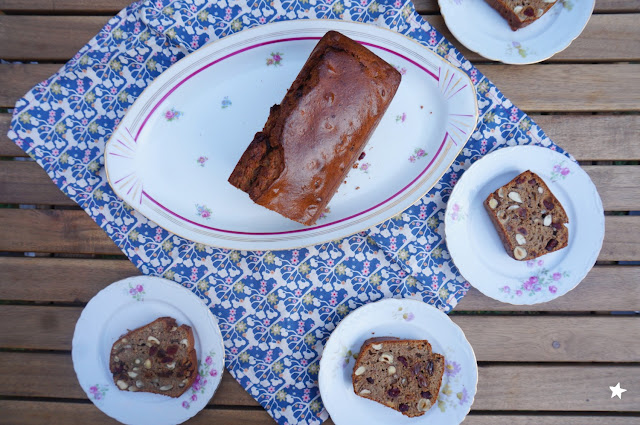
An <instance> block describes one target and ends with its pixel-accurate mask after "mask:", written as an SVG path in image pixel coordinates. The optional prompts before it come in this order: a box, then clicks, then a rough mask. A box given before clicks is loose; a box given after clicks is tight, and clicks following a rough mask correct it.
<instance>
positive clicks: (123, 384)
mask: <svg viewBox="0 0 640 425" xmlns="http://www.w3.org/2000/svg"><path fill="white" fill-rule="evenodd" d="M116 385H117V386H118V388H120V389H121V390H126V389H127V388H129V385H127V383H126V382H124V381H122V380H118V381H117V382H116Z"/></svg>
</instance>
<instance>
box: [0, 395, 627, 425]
mask: <svg viewBox="0 0 640 425" xmlns="http://www.w3.org/2000/svg"><path fill="white" fill-rule="evenodd" d="M0 411H2V423H3V424H4V425H36V424H37V425H42V424H47V425H58V424H59V425H87V424H92V425H117V424H119V423H120V422H118V421H116V420H115V419H112V418H110V417H108V416H107V415H105V414H104V413H102V412H101V411H100V410H98V408H97V407H95V406H94V405H93V404H91V403H88V402H87V403H68V402H66V403H65V402H47V401H15V400H0ZM275 423H276V422H275V421H274V420H273V418H271V416H269V414H268V413H267V412H266V411H264V410H240V409H224V408H211V407H209V408H205V409H204V410H202V411H200V412H199V413H198V414H196V416H194V417H193V418H191V419H189V421H188V422H186V424H187V425H211V424H215V425H238V424H242V425H273V424H275ZM623 424H626V423H625V422H613V423H612V425H623ZM545 425H546V424H545ZM586 425H589V423H587V424H586Z"/></svg>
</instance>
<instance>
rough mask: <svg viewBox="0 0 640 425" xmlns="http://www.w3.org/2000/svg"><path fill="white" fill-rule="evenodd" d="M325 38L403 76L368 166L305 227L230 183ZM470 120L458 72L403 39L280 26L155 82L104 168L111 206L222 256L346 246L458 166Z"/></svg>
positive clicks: (201, 55)
mask: <svg viewBox="0 0 640 425" xmlns="http://www.w3.org/2000/svg"><path fill="white" fill-rule="evenodd" d="M331 29H332V30H337V31H339V32H341V33H343V34H345V35H347V36H349V37H351V38H353V39H355V40H357V41H359V42H361V43H363V44H364V45H366V47H368V48H369V49H371V50H372V51H373V52H374V53H376V54H378V55H379V56H381V57H382V58H383V59H385V60H386V61H388V62H389V63H391V64H393V65H394V66H395V67H397V68H398V69H399V70H400V72H401V73H402V74H403V75H402V82H401V84H400V87H399V89H398V92H397V94H396V96H395V98H394V100H393V101H392V103H391V105H390V106H389V109H388V110H387V112H386V114H385V115H384V117H383V118H382V121H381V123H380V125H379V126H378V127H377V129H376V131H375V133H374V135H373V137H372V138H371V140H370V141H369V143H368V144H367V146H366V147H365V150H364V153H365V155H366V156H365V157H364V158H362V159H361V160H359V161H358V162H357V163H356V164H355V169H352V170H351V172H350V173H349V175H348V176H347V178H346V180H345V181H346V183H345V184H342V185H341V187H340V188H339V190H338V193H337V194H336V195H335V196H334V197H333V199H332V200H331V202H330V204H329V205H328V208H327V209H326V210H325V212H324V217H323V218H320V220H319V221H318V223H316V224H315V225H313V226H309V227H305V226H303V225H301V224H299V223H296V222H294V221H291V220H289V219H287V218H284V217H283V216H281V215H279V214H277V213H275V212H273V211H271V210H268V209H267V208H264V207H262V206H260V205H257V204H255V203H254V202H252V201H251V199H250V198H249V196H248V195H247V194H246V193H244V192H242V191H241V190H239V189H236V188H235V187H233V186H232V185H231V184H229V182H228V181H227V179H228V178H229V175H230V174H231V172H232V171H233V169H234V167H235V165H236V163H237V162H238V160H239V159H240V156H241V155H242V153H243V152H244V151H245V149H246V148H247V146H248V145H249V143H250V142H251V140H252V139H253V136H254V134H255V133H256V132H257V131H259V130H261V129H262V127H263V126H264V124H265V122H266V120H267V117H268V115H269V108H270V107H271V106H272V105H274V104H276V103H279V102H281V101H282V98H283V97H284V94H285V93H286V91H287V89H288V88H289V86H290V85H291V83H292V82H293V81H294V80H295V77H296V75H297V74H298V72H299V71H300V69H301V68H302V65H303V64H304V63H305V61H306V60H307V58H308V56H309V54H310V53H311V50H312V49H313V47H314V46H315V45H316V44H317V42H318V40H319V39H320V38H321V37H322V36H323V35H324V34H325V33H326V32H327V31H328V30H331ZM477 115H478V109H477V104H476V95H475V89H474V87H473V84H472V83H471V81H470V79H469V77H468V76H467V75H466V73H464V72H463V71H461V70H459V69H458V68H456V67H454V66H453V65H451V64H450V63H449V62H446V61H445V60H443V59H442V58H440V57H439V56H438V55H436V54H435V53H433V52H431V51H430V50H428V49H427V48H425V47H424V46H422V45H420V44H419V43H417V42H416V41H414V40H411V39H410V38H408V37H406V36H403V35H400V34H398V33H395V32H393V31H390V30H386V29H382V28H379V27H375V26H372V25H365V24H358V23H351V22H343V21H330V20H316V21H314V20H307V19H305V20H300V21H287V22H278V23H273V24H268V25H264V26H261V27H258V28H253V29H249V30H246V31H242V32H240V33H237V34H234V35H231V36H229V37H225V38H223V39H221V40H218V41H216V42H213V43H211V44H208V45H206V46H204V47H202V48H201V49H199V50H198V51H196V52H195V53H192V54H191V55H189V56H187V57H185V58H184V59H182V60H181V61H179V62H177V63H176V64H174V65H173V66H172V67H171V68H169V69H168V70H167V71H165V72H164V73H162V75H160V76H159V77H158V78H157V79H156V80H154V81H153V83H152V84H151V85H150V86H149V87H148V88H147V89H146V90H145V91H144V92H143V93H142V95H141V96H140V97H139V98H138V99H137V100H136V102H135V103H134V104H133V105H132V106H131V108H130V109H129V111H128V112H127V115H126V116H125V117H124V119H123V120H122V122H121V123H120V125H119V127H118V129H117V130H116V131H115V132H114V133H113V135H112V137H111V139H110V140H109V143H108V144H107V147H106V151H105V158H106V164H105V168H106V170H107V177H108V179H109V182H110V184H111V186H112V187H113V190H114V191H115V192H116V194H117V195H118V196H120V197H121V198H122V199H123V200H124V201H125V202H127V203H128V204H129V205H130V206H131V207H133V208H135V209H136V210H138V211H139V212H140V213H142V214H143V215H145V216H146V217H147V218H149V219H151V220H153V221H154V222H156V223H157V224H159V225H160V226H162V227H164V228H165V229H167V230H169V231H171V232H173V233H175V234H178V235H181V236H183V237H185V238H187V239H190V240H192V241H196V242H200V243H203V244H207V245H213V246H218V247H225V248H233V249H248V250H277V249H290V248H296V247H301V246H308V245H314V244H318V243H322V242H326V241H330V240H336V239H340V238H343V237H345V236H348V235H351V234H354V233H357V232H359V231H362V230H365V229H367V228H369V227H371V226H374V225H376V224H378V223H380V222H382V221H384V220H385V219H387V218H389V217H391V216H393V215H395V214H398V213H399V212H401V211H403V210H405V209H406V208H407V207H409V206H410V205H411V204H413V203H414V202H415V201H416V200H418V199H419V198H420V197H421V196H422V195H424V193H426V192H427V191H428V190H429V189H430V188H431V187H432V186H433V185H434V184H435V183H436V182H437V181H438V179H439V178H440V177H441V176H442V174H444V172H445V171H446V170H447V168H448V167H449V165H450V164H451V163H452V162H453V161H454V160H455V158H456V156H457V155H458V153H459V152H460V150H461V149H462V147H463V146H464V144H465V143H466V142H467V140H468V138H469V135H470V134H471V132H472V131H473V129H474V128H475V125H476V121H477ZM285 155H286V154H285Z"/></svg>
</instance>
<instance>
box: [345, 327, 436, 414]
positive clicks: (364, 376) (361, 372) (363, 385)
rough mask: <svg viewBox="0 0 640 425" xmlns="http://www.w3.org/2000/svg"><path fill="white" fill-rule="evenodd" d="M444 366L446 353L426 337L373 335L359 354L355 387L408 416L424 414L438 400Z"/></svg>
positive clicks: (362, 393)
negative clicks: (375, 336) (432, 350)
mask: <svg viewBox="0 0 640 425" xmlns="http://www.w3.org/2000/svg"><path fill="white" fill-rule="evenodd" d="M444 367H445V364H444V356H442V355H440V354H437V353H433V352H431V345H430V344H429V342H428V341H426V340H399V339H387V340H385V339H384V338H373V339H370V340H367V341H365V342H364V344H363V345H362V348H361V349H360V353H359V354H358V358H357V360H356V364H355V366H354V368H353V374H352V375H351V378H352V380H353V390H354V392H355V393H356V394H357V395H359V396H360V397H364V398H368V399H370V400H373V401H376V402H378V403H380V404H384V405H385V406H388V407H390V408H392V409H394V410H397V411H398V412H400V413H402V414H403V415H405V416H409V417H414V416H422V415H424V413H425V412H426V411H427V410H429V409H430V408H431V407H432V406H433V405H435V403H436V400H437V399H438V394H439V392H440V384H441V383H442V376H443V374H444Z"/></svg>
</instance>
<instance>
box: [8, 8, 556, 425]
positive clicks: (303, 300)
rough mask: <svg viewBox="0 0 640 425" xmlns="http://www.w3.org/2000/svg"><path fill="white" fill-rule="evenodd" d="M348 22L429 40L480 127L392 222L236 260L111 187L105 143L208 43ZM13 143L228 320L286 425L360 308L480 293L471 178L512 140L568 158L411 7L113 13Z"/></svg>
mask: <svg viewBox="0 0 640 425" xmlns="http://www.w3.org/2000/svg"><path fill="white" fill-rule="evenodd" d="M303 18H315V19H321V18H327V19H344V20H349V21H359V22H367V23H372V24H375V25H379V26H382V27H386V28H390V29H392V30H395V31H397V32H400V33H403V34H406V35H408V36H409V37H412V38H414V39H416V40H418V41H420V42H421V43H422V44H423V45H424V46H426V47H427V48H429V49H431V50H433V51H435V52H437V53H438V54H439V55H441V56H443V57H445V58H446V59H447V60H449V61H450V62H452V63H453V64H455V65H456V66H458V67H460V68H461V69H463V70H464V71H465V72H467V73H468V75H469V76H470V78H471V80H472V81H473V83H474V84H475V86H476V90H477V96H478V105H479V108H480V119H479V123H478V126H477V128H476V130H475V132H474V133H473V135H472V137H471V139H470V140H469V142H468V143H467V145H466V147H465V148H464V149H463V151H462V153H461V154H460V155H459V157H458V158H457V160H456V161H455V162H454V164H453V165H452V166H451V168H450V169H449V171H448V172H447V173H446V174H445V176H444V177H443V178H442V179H441V181H440V182H439V183H438V184H437V185H436V186H435V187H434V188H433V189H432V190H431V191H430V192H429V193H428V194H427V195H426V196H425V197H423V198H422V199H421V200H420V201H418V202H416V203H415V204H414V205H413V206H412V207H410V208H409V209H407V210H406V211H405V212H403V213H402V214H400V215H398V216H396V217H394V218H392V219H390V220H388V221H387V222H385V223H383V224H381V225H379V226H377V227H375V228H372V229H370V230H368V231H366V232H362V233H359V234H356V235H353V236H350V237H347V238H345V239H343V240H342V241H339V242H331V243H326V244H322V245H319V246H312V247H308V248H304V249H299V250H292V251H277V252H259V251H255V252H244V251H243V252H238V251H230V250H225V249H218V248H214V247H210V246H205V245H201V244H197V243H193V242H190V241H188V240H185V239H183V238H181V237H179V236H177V235H174V234H171V233H169V232H167V231H166V230H164V229H162V228H160V227H158V226H157V225H156V224H155V223H153V222H151V221H149V220H148V219H147V218H145V217H144V216H142V215H140V214H138V213H137V212H135V211H133V210H132V209H131V207H129V206H128V205H126V204H125V203H123V202H122V200H120V199H119V198H118V197H117V196H116V195H115V194H114V192H113V190H112V189H111V187H110V186H109V184H108V183H107V179H106V175H105V170H104V155H103V154H104V148H105V143H106V141H107V140H108V138H109V136H110V135H111V133H112V131H113V130H114V128H115V127H116V126H117V125H118V123H119V122H120V120H121V119H122V117H123V116H124V114H125V112H126V110H127V108H128V107H129V106H131V104H132V103H133V102H134V100H135V99H136V98H137V97H138V96H139V95H140V93H141V92H142V91H143V90H144V88H145V87H146V86H147V85H148V84H149V83H150V82H151V81H152V80H153V79H154V78H155V77H157V76H158V75H159V74H160V73H161V72H163V71H164V70H165V69H167V68H168V67H169V66H170V65H171V64H173V63H174V62H176V61H178V60H179V59H181V58H182V57H184V56H185V55H186V54H188V53H189V52H192V51H194V50H196V49H198V48H199V47H201V46H202V45H204V44H205V43H207V42H209V41H211V40H216V39H218V38H221V37H224V36H226V35H229V34H232V33H236V32H238V31H242V30H243V29H245V28H250V27H253V26H256V25H262V24H265V23H268V22H272V21H278V20H287V19H303ZM9 137H10V138H11V139H12V140H13V141H14V142H15V143H16V144H17V145H18V146H20V147H21V148H23V149H24V150H25V151H26V152H27V153H29V154H30V155H31V157H32V158H34V159H35V160H36V161H37V162H38V163H39V164H40V165H41V166H42V167H43V168H44V169H45V170H46V172H47V173H48V174H49V176H50V177H51V179H52V180H53V182H54V183H55V184H56V185H57V186H58V187H59V188H60V189H61V190H62V191H63V192H64V193H66V194H67V195H68V196H69V197H70V198H72V199H73V200H74V201H76V202H77V203H78V204H79V205H80V206H81V207H82V208H83V209H84V210H85V211H86V212H87V214H89V215H90V216H91V217H92V218H93V219H94V220H95V221H96V223H98V225H100V226H101V227H102V229H104V231H105V232H106V233H107V234H108V235H109V237H111V238H112V239H113V241H114V242H115V243H116V244H117V245H118V247H120V248H121V249H122V251H123V252H124V254H125V255H126V256H127V257H129V259H130V260H131V261H132V262H133V263H134V264H135V265H136V266H137V267H138V268H139V269H140V270H141V271H142V272H143V273H144V274H147V275H154V276H162V277H165V278H167V279H171V280H174V281H175V282H177V283H179V284H181V285H183V286H185V287H187V288H189V289H190V290H192V291H193V292H194V293H195V294H196V295H197V296H199V297H200V298H201V299H203V300H204V301H205V302H206V303H207V304H208V305H209V306H210V308H211V311H212V312H213V313H214V314H215V316H216V317H217V318H218V321H219V324H220V328H221V330H222V334H223V337H224V342H225V347H226V365H227V367H228V370H229V371H230V373H231V374H232V375H233V376H234V377H235V378H236V379H237V380H238V381H239V382H240V384H241V385H242V386H243V387H244V388H245V389H246V390H247V391H248V392H249V393H250V394H251V395H252V396H253V397H254V398H255V399H256V400H258V402H259V403H260V404H261V405H262V406H264V408H265V409H266V410H267V411H268V412H269V413H270V414H271V415H272V416H273V417H274V419H275V420H276V421H277V422H278V423H280V424H290V425H292V424H317V423H320V422H322V421H323V420H325V419H326V418H327V417H328V414H327V412H326V410H325V409H324V408H323V405H322V401H321V399H320V394H319V391H318V386H317V377H318V364H319V354H320V353H321V352H322V347H323V344H324V343H325V341H326V340H327V338H328V337H329V335H330V333H331V331H332V330H333V329H334V328H335V327H336V325H337V324H338V322H340V320H341V319H342V318H343V317H345V315H347V314H348V313H349V312H350V311H352V310H354V309H356V308H358V307H359V306H361V305H363V304H365V303H368V302H371V301H375V300H378V299H381V298H386V297H396V298H414V299H419V300H422V301H424V302H427V303H429V304H432V305H435V306H436V307H438V308H440V309H441V310H443V311H445V312H449V311H450V310H451V309H452V308H454V307H455V306H456V304H457V303H458V301H459V300H460V299H461V298H462V297H463V296H464V294H465V293H466V291H467V289H468V287H469V284H468V283H466V282H465V281H464V279H463V278H462V277H461V276H460V274H459V273H458V271H457V269H456V268H455V266H454V264H453V262H452V261H451V258H450V256H449V254H448V252H447V249H446V245H445V242H444V232H443V221H444V208H445V205H446V202H447V199H448V197H449V194H450V193H451V189H452V188H453V186H454V185H455V183H456V181H457V180H458V179H459V178H460V176H461V175H462V173H463V172H464V170H465V169H467V168H468V167H469V166H470V165H471V164H472V163H473V162H474V161H476V160H477V159H478V158H480V157H482V156H483V155H485V154H486V153H488V152H490V151H492V150H494V149H497V148H500V147H503V146H511V145H515V144H531V143H532V144H539V145H543V146H548V147H550V148H551V149H558V150H559V148H557V147H556V146H555V145H554V144H553V143H552V142H551V141H550V140H549V139H548V138H547V137H546V136H545V134H544V133H543V132H542V130H541V129H540V128H538V127H537V126H536V125H535V123H533V122H532V121H531V119H529V118H528V117H527V116H526V115H525V114H524V113H523V112H522V111H520V110H519V109H518V108H516V107H515V106H513V105H512V104H511V102H510V101H509V100H508V99H506V98H505V97H504V96H503V95H502V94H501V93H500V91H499V90H498V89H497V88H496V87H495V86H494V85H493V84H492V83H491V82H490V81H488V80H487V79H486V78H485V77H484V76H483V75H482V74H481V73H480V72H479V71H478V70H477V69H476V68H474V67H473V65H471V63H469V62H468V61H467V60H466V59H464V58H463V57H462V56H461V55H460V53H458V51H457V50H456V49H455V48H454V47H453V46H452V45H451V44H450V43H449V42H448V41H447V40H445V39H444V38H443V37H442V35H440V34H439V33H438V32H437V31H436V30H435V29H433V28H432V27H431V26H430V25H429V23H427V22H426V21H424V20H423V19H422V18H421V17H420V16H419V15H418V14H417V13H416V12H415V10H414V8H413V5H412V3H411V2H410V1H407V0H396V1H391V0H382V1H375V0H361V1H359V2H356V1H348V0H275V1H264V0H256V1H252V0H220V1H205V0H178V1H173V0H161V1H143V2H137V3H134V4H132V5H130V6H129V7H127V8H126V9H124V10H123V11H121V12H120V13H119V14H118V15H117V16H115V17H114V18H112V19H111V20H110V21H109V23H108V24H107V25H106V26H105V27H104V28H103V29H102V30H101V31H100V33H99V34H98V35H97V36H96V37H95V38H93V39H92V40H91V41H90V42H89V43H88V44H87V45H86V46H84V47H83V48H82V49H81V50H80V51H79V52H78V53H77V54H76V55H75V56H74V57H73V59H72V60H71V61H69V62H68V63H67V64H66V65H65V66H64V67H63V68H62V69H61V70H60V71H59V72H58V73H56V74H55V75H54V76H52V77H51V78H49V79H48V80H46V81H44V82H42V83H40V84H38V85H37V86H36V87H35V88H33V89H32V90H31V91H30V92H29V93H27V94H26V95H25V96H24V98H22V99H20V100H19V101H18V102H17V104H16V108H15V110H14V116H13V120H12V123H11V129H10V131H9Z"/></svg>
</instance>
